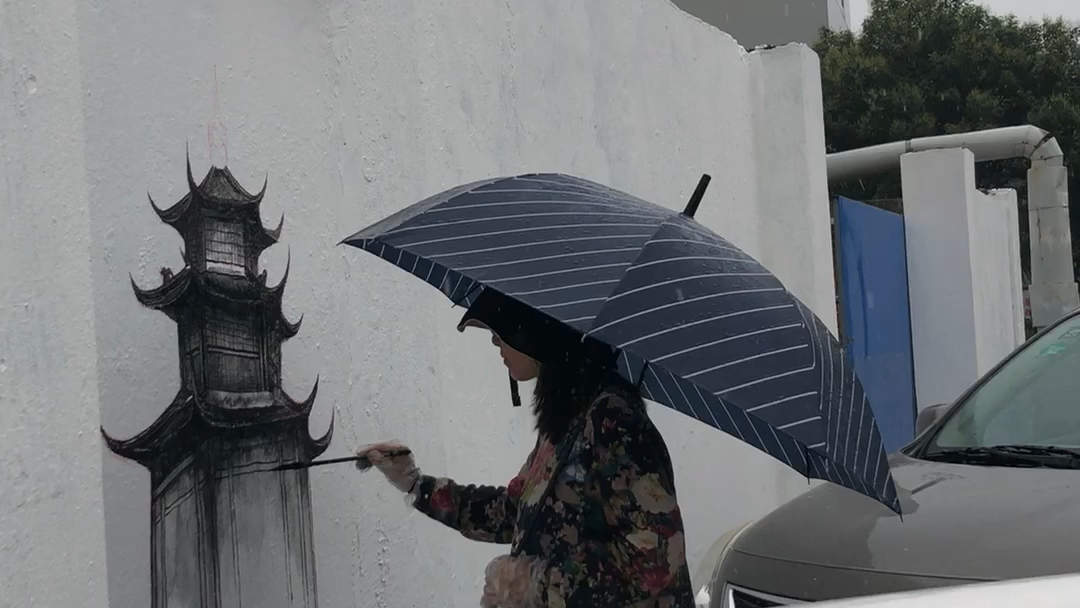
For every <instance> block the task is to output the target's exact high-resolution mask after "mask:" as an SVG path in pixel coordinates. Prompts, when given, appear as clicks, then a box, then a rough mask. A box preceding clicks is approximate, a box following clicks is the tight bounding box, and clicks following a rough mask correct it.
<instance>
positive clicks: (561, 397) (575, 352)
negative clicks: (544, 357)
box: [532, 341, 645, 444]
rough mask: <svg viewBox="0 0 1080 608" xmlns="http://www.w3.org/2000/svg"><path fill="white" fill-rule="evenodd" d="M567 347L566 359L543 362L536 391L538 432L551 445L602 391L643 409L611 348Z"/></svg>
mask: <svg viewBox="0 0 1080 608" xmlns="http://www.w3.org/2000/svg"><path fill="white" fill-rule="evenodd" d="M577 342H578V343H577V344H576V345H568V346H569V348H567V349H566V351H565V352H566V358H565V360H562V361H558V362H556V363H553V362H551V361H548V362H543V361H541V362H540V375H539V377H538V378H537V379H536V388H535V389H534V390H533V405H532V408H533V414H534V415H535V416H536V431H537V433H539V434H540V435H541V436H543V437H545V438H546V439H548V440H549V441H551V442H552V443H555V444H557V443H559V442H560V441H562V439H563V438H564V437H565V436H566V434H567V433H568V432H569V430H570V425H571V424H572V423H573V421H574V419H575V417H577V415H578V414H580V413H582V412H583V411H585V410H586V409H588V407H589V406H590V405H592V403H593V401H594V400H595V399H596V398H597V397H599V396H600V394H601V393H603V392H611V393H616V394H618V395H619V396H621V397H623V398H624V399H626V400H627V401H629V402H630V403H633V404H636V405H640V406H641V407H644V405H645V404H644V402H643V401H642V399H641V395H640V393H639V392H638V390H637V388H636V387H634V385H632V384H630V383H629V382H627V381H626V380H625V379H624V378H623V377H622V376H621V375H620V374H619V372H618V369H617V368H616V366H615V357H614V356H613V355H612V354H611V353H610V349H607V348H602V347H593V348H590V347H589V345H587V344H582V343H581V342H580V341H577Z"/></svg>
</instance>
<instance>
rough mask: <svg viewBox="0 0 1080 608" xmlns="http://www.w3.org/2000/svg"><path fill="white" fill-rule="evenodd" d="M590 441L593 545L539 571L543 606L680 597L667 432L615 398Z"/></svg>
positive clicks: (588, 498)
mask: <svg viewBox="0 0 1080 608" xmlns="http://www.w3.org/2000/svg"><path fill="white" fill-rule="evenodd" d="M584 438H585V446H584V452H583V454H582V460H583V462H582V465H583V466H584V467H585V470H586V474H585V479H584V483H585V488H584V492H583V497H582V498H583V504H582V509H583V517H582V520H583V521H584V522H585V523H584V528H585V529H583V530H581V531H580V536H581V537H582V538H583V539H586V540H583V541H582V542H580V543H578V544H577V545H574V546H573V547H574V548H573V550H572V554H571V555H569V556H567V558H566V559H565V560H562V561H561V563H558V564H548V565H547V568H546V570H545V571H544V572H542V573H538V575H539V579H540V580H539V581H537V582H538V586H537V587H538V589H539V590H540V595H541V597H540V598H538V599H539V600H540V602H539V604H540V605H542V606H552V607H555V606H559V607H565V608H578V607H587V606H629V605H633V604H637V603H638V602H643V601H646V600H650V599H653V598H657V597H660V596H663V595H668V594H670V593H672V591H673V590H675V592H676V593H679V592H678V591H677V590H678V589H679V588H680V586H681V584H683V582H682V581H678V578H679V577H680V576H682V575H683V574H684V570H685V568H684V565H685V563H686V556H685V551H686V549H685V539H684V532H683V523H682V516H681V514H680V512H679V505H678V503H677V502H676V500H675V489H674V480H673V474H672V472H671V461H670V457H669V456H668V454H667V449H666V447H665V446H664V444H663V440H662V439H661V437H660V434H659V432H658V431H657V430H656V429H655V427H653V426H652V424H651V422H649V421H648V418H647V417H646V416H645V414H644V412H643V411H638V410H636V409H635V408H632V407H630V406H628V405H627V404H625V403H624V402H622V400H621V399H619V398H617V397H609V398H607V400H606V402H602V403H598V404H597V405H596V406H595V407H594V408H593V410H592V412H591V414H590V418H589V420H588V422H587V424H586V427H585V429H584ZM685 584H687V585H688V584H689V583H688V581H687V582H685ZM672 599H673V600H674V601H675V602H676V603H675V604H674V605H678V602H679V599H680V598H678V597H675V598H672Z"/></svg>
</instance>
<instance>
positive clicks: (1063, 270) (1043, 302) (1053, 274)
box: [1028, 164, 1080, 327]
mask: <svg viewBox="0 0 1080 608" xmlns="http://www.w3.org/2000/svg"><path fill="white" fill-rule="evenodd" d="M1068 180H1069V171H1068V169H1066V168H1065V167H1061V166H1054V165H1040V164H1033V165H1032V167H1031V169H1030V170H1029V171H1028V218H1029V221H1030V224H1029V225H1030V235H1031V236H1030V244H1031V320H1032V322H1033V323H1034V325H1035V327H1046V326H1047V325H1050V324H1051V323H1053V322H1054V321H1056V320H1057V319H1058V318H1059V317H1061V316H1062V315H1064V314H1065V313H1067V312H1070V311H1072V310H1073V309H1075V308H1077V307H1078V306H1080V297H1078V294H1077V290H1076V280H1075V277H1074V275H1073V260H1072V230H1071V228H1070V226H1069V181H1068Z"/></svg>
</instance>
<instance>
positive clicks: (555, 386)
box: [458, 289, 645, 443]
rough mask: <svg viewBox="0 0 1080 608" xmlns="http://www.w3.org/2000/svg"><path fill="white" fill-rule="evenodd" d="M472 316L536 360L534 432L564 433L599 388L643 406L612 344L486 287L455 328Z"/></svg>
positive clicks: (554, 438)
mask: <svg viewBox="0 0 1080 608" xmlns="http://www.w3.org/2000/svg"><path fill="white" fill-rule="evenodd" d="M474 321H478V322H480V323H481V324H483V325H484V326H486V327H487V328H488V329H490V330H491V331H492V332H494V333H495V334H496V335H498V336H499V338H500V339H501V340H502V341H503V342H505V343H506V344H507V345H509V346H510V347H511V348H513V349H515V350H517V351H519V352H522V353H524V354H526V355H528V356H530V357H532V358H533V359H535V360H537V361H538V362H539V363H540V376H539V378H537V381H536V389H535V390H534V391H533V413H534V414H535V415H536V430H537V432H538V433H539V434H540V435H542V436H543V437H545V438H546V439H548V440H549V441H551V442H552V443H558V442H559V441H561V440H562V439H563V437H565V436H566V433H567V432H568V431H569V430H570V424H571V423H572V422H573V421H574V418H575V417H576V416H577V415H578V414H580V413H581V412H583V411H585V410H586V409H587V408H588V407H589V406H590V405H591V404H592V402H593V400H595V399H596V398H597V397H598V396H599V395H600V393H601V392H604V391H608V392H613V393H618V394H619V395H620V396H622V397H623V398H624V399H626V400H627V401H628V402H630V403H633V404H640V405H641V407H644V405H645V404H644V401H642V399H641V395H640V393H639V392H638V390H637V388H636V387H634V385H632V384H630V383H629V382H627V381H626V380H624V379H623V378H622V376H620V375H619V372H618V368H617V367H616V365H615V363H616V360H615V354H614V353H613V352H612V349H611V347H609V346H606V345H604V344H601V343H599V342H597V341H595V340H593V339H592V338H585V339H584V340H583V339H582V336H581V333H580V332H578V331H576V330H573V329H571V328H570V327H568V326H566V325H564V324H563V323H561V322H559V321H557V320H555V319H553V318H551V317H549V316H547V315H545V314H543V313H540V312H538V311H536V310H535V309H533V308H530V307H528V306H526V305H524V304H522V303H521V302H518V301H516V300H514V299H512V298H508V297H506V296H504V295H502V294H499V293H498V292H495V291H493V290H487V289H485V290H484V291H482V292H481V293H480V295H479V296H478V297H477V298H476V300H475V302H473V304H472V306H470V307H469V310H468V311H467V312H466V313H465V316H464V317H462V319H461V322H460V323H459V324H458V329H460V330H463V329H464V328H465V327H467V326H468V325H469V324H470V323H472V322H474Z"/></svg>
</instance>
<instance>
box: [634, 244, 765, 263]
mask: <svg viewBox="0 0 1080 608" xmlns="http://www.w3.org/2000/svg"><path fill="white" fill-rule="evenodd" d="M653 243H691V244H693V245H703V246H705V247H712V248H713V249H719V250H720V251H726V252H728V253H738V254H741V255H743V256H745V259H746V260H748V261H754V262H757V260H755V259H754V258H753V256H750V255H748V254H747V253H746V252H745V251H741V250H740V249H739V248H738V247H728V246H726V245H721V244H720V243H717V242H715V241H695V240H692V239H654V240H651V241H649V244H650V245H651V244H653Z"/></svg>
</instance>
